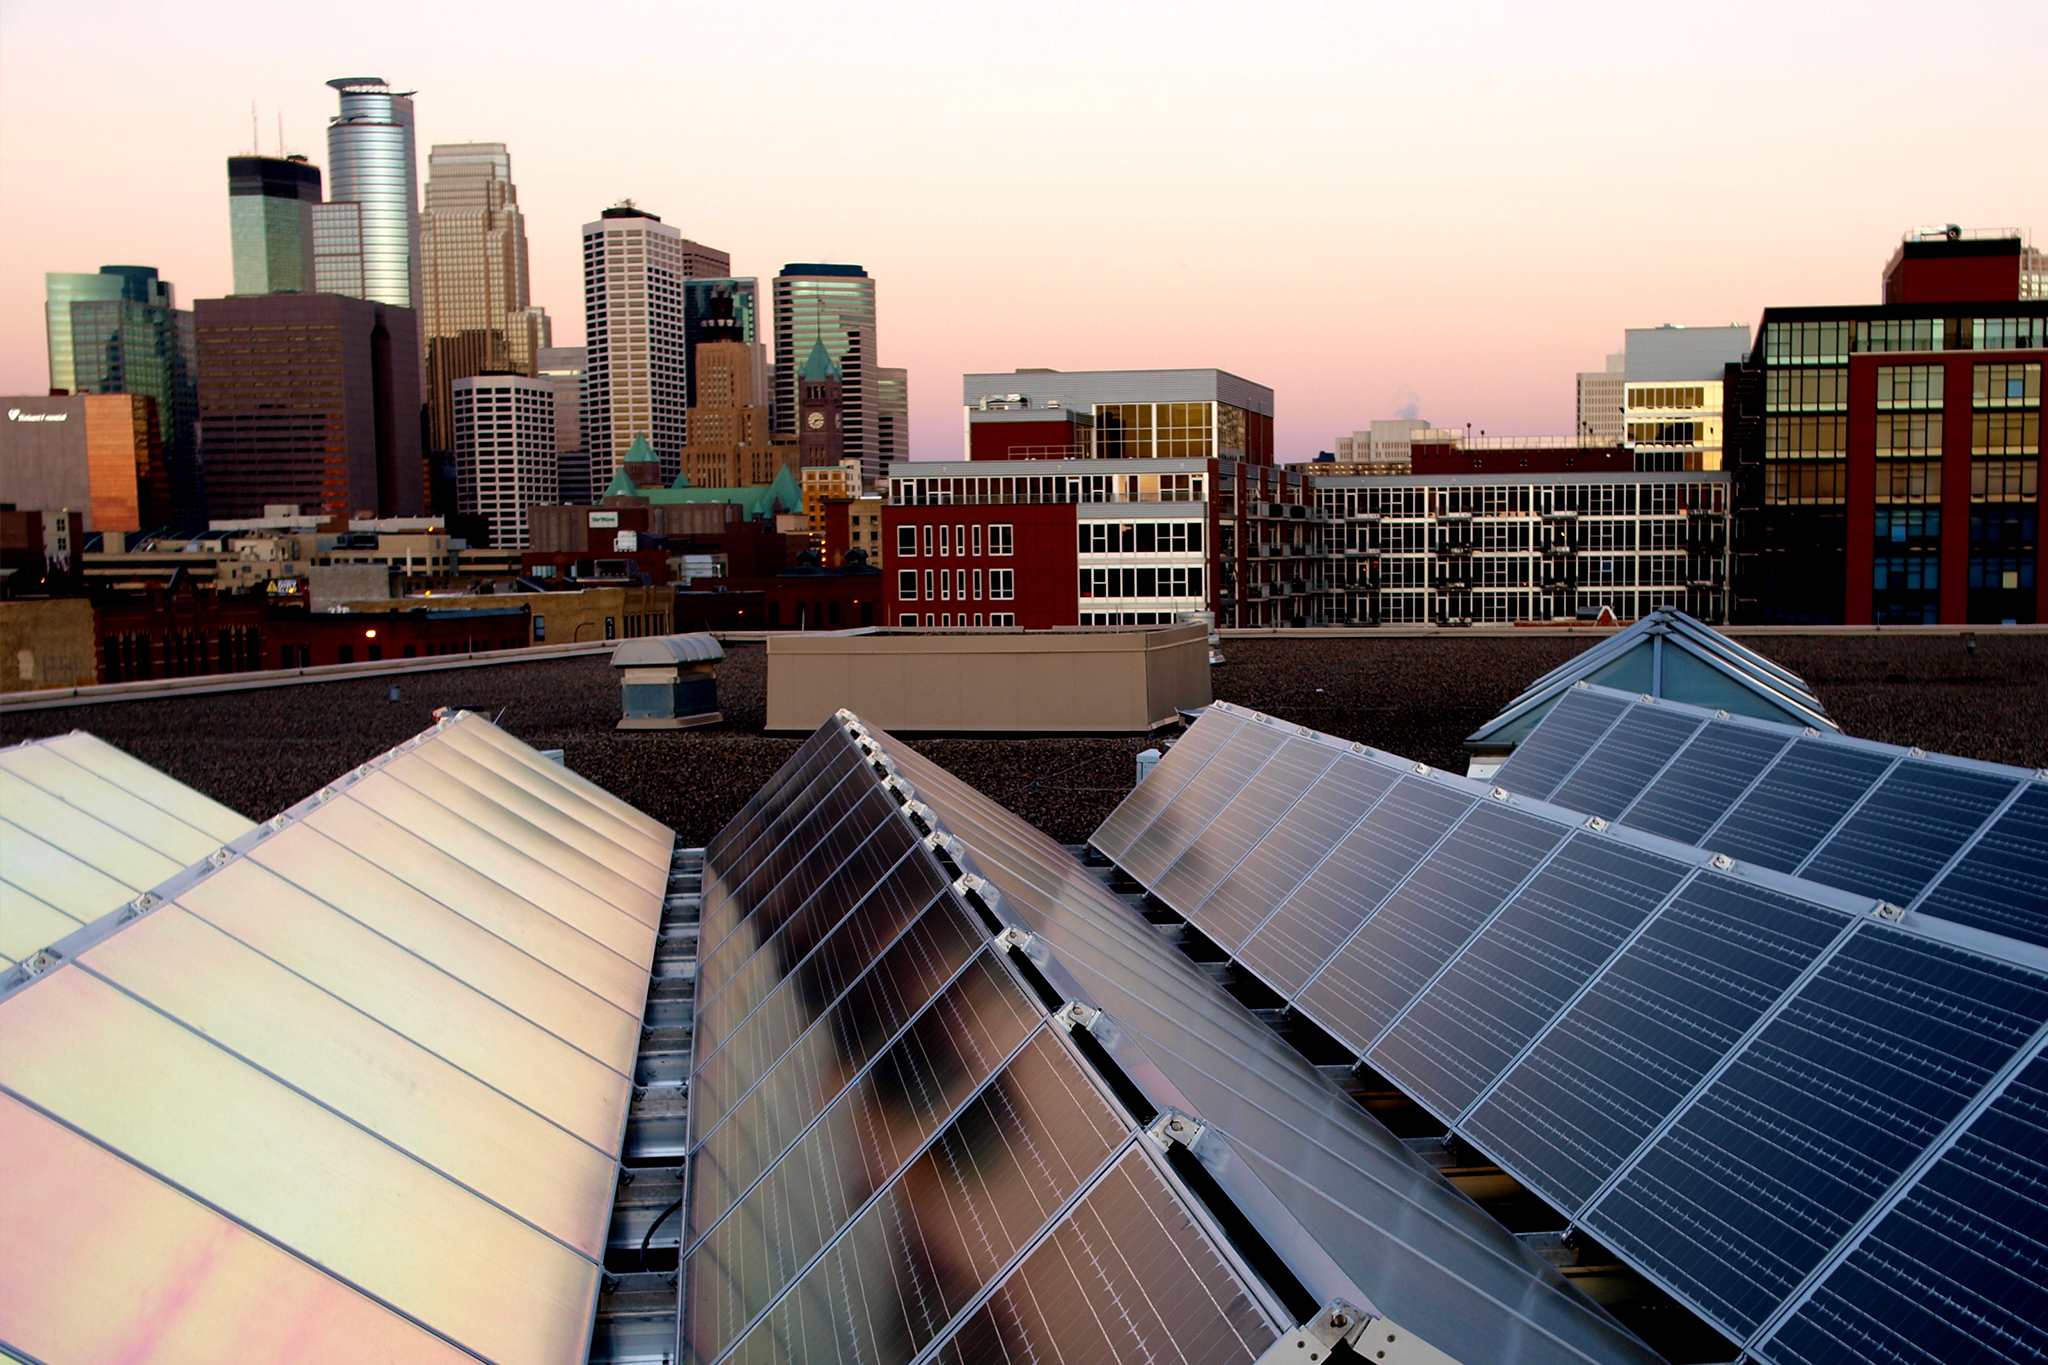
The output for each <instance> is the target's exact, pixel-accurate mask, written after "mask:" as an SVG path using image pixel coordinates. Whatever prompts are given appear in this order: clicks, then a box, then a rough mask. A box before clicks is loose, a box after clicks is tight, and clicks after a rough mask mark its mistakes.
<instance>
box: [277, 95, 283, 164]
mask: <svg viewBox="0 0 2048 1365" xmlns="http://www.w3.org/2000/svg"><path fill="white" fill-rule="evenodd" d="M277 158H278V160H280V161H282V160H284V106H283V105H281V104H280V105H278V106H277Z"/></svg>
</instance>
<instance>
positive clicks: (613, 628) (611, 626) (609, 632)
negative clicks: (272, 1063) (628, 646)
mask: <svg viewBox="0 0 2048 1365" xmlns="http://www.w3.org/2000/svg"><path fill="white" fill-rule="evenodd" d="M604 638H605V639H607V640H616V639H618V638H619V625H618V621H617V620H616V619H615V618H613V617H610V616H607V617H605V618H604Z"/></svg>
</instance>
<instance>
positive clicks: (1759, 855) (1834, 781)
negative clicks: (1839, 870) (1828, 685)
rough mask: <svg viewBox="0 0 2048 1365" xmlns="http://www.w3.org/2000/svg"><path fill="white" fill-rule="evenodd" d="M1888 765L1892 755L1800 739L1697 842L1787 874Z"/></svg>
mask: <svg viewBox="0 0 2048 1365" xmlns="http://www.w3.org/2000/svg"><path fill="white" fill-rule="evenodd" d="M1891 765H1892V756H1891V755H1890V754H1885V753H1878V752H1873V751H1871V750H1867V749H1852V748H1849V747H1848V746H1846V745H1841V744H1832V743H1829V742H1827V741H1825V740H1818V739H1802V740H1800V741H1798V742H1797V743H1795V744H1794V745H1793V746H1792V747H1791V748H1790V749H1788V750H1786V751H1785V754H1784V756H1783V757H1782V758H1780V759H1779V760H1778V761H1777V762H1776V763H1775V764H1773V765H1772V766H1771V769H1770V771H1768V772H1766V773H1765V774H1764V775H1763V777H1762V778H1761V779H1760V780H1759V781H1758V782H1757V784H1756V786H1755V787H1753V788H1752V789H1751V790H1750V793H1749V795H1748V796H1746V797H1744V798H1743V800H1742V803H1741V804H1740V805H1738V806H1737V807H1736V808H1735V809H1734V810H1732V811H1730V812H1729V813H1728V817H1727V818H1726V819H1725V820H1723V821H1722V822H1721V823H1720V825H1719V826H1718V827H1717V828H1715V829H1714V830H1712V831H1711V832H1710V833H1708V834H1707V835H1706V836H1705V838H1704V839H1703V840H1701V842H1703V843H1704V844H1705V845H1706V846H1707V847H1709V848H1711V849H1713V850H1714V851H1715V852H1716V853H1725V854H1727V855H1728V856H1729V857H1731V858H1740V859H1741V860H1742V861H1744V862H1746V863H1755V864H1757V865H1758V866H1759V867H1768V868H1770V869H1771V870H1772V871H1774V872H1791V871H1793V870H1794V869H1796V868H1797V867H1798V866H1799V864H1800V863H1802V862H1804V861H1806V857H1807V855H1808V854H1810V853H1812V852H1813V850H1814V849H1815V848H1817V847H1818V846H1819V845H1820V842H1821V840H1823V839H1825V838H1827V837H1828V831H1830V830H1832V829H1833V828H1834V827H1835V825H1836V824H1837V823H1838V822H1839V821H1840V820H1841V818H1842V817H1843V816H1844V815H1846V814H1847V813H1848V811H1849V808H1850V807H1851V806H1853V805H1855V804H1856V802H1857V801H1858V800H1859V799H1860V798H1861V797H1862V795H1863V793H1864V792H1866V791H1868V790H1869V789H1870V785H1871V784H1872V783H1873V782H1875V781H1877V779H1878V778H1879V777H1881V776H1883V775H1884V772H1885V770H1886V769H1887V768H1889V767H1891Z"/></svg>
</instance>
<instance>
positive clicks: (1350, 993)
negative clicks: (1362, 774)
mask: <svg viewBox="0 0 2048 1365" xmlns="http://www.w3.org/2000/svg"><path fill="white" fill-rule="evenodd" d="M1564 837H1565V830H1564V829H1563V828H1561V827H1559V826H1558V825H1556V824H1554V823H1552V822H1550V821H1547V820H1537V819H1533V818H1531V817H1529V816H1526V815H1520V814H1516V813H1515V812H1512V811H1508V810H1504V809H1501V808H1499V807H1496V806H1489V805H1481V806H1479V807H1478V808H1476V809H1474V810H1473V812H1472V813H1471V815H1470V816H1468V817H1467V818H1466V819H1465V821H1464V823H1462V824H1460V825H1459V826H1458V828H1457V829H1456V830H1455V831H1453V832H1452V834H1451V835H1450V837H1449V838H1447V839H1445V840H1444V842H1443V846H1442V848H1440V849H1439V850H1438V851H1437V853H1436V854H1435V855H1434V856H1432V857H1431V858H1430V859H1429V860H1428V861H1427V862H1425V863H1424V864H1423V865H1422V866H1421V867H1419V868H1417V869H1416V871H1415V873H1414V875H1413V876H1411V877H1409V879H1408V880H1407V881H1406V882H1405V883H1404V884H1403V885H1402V886H1401V889H1400V890H1398V891H1396V892H1395V893H1394V894H1393V895H1392V896H1390V897H1389V898H1388V899H1387V900H1386V902H1385V903H1384V904H1383V905H1381V906H1380V908H1379V910H1378V911H1377V912H1376V913H1375V914H1374V915H1373V916H1372V918H1371V919H1368V920H1367V921H1366V922H1365V924H1364V926H1363V927H1362V928H1361V929H1360V930H1359V931H1358V933H1357V934H1356V935H1354V936H1353V937H1352V939H1351V941H1350V942H1349V943H1347V944H1345V945H1344V947H1343V949H1342V950H1341V951H1340V952H1338V954H1337V955H1336V957H1334V958H1332V959H1331V961H1330V965H1329V966H1327V967H1325V968H1324V969H1323V970H1322V971H1321V972H1320V973H1319V974H1318V975H1317V976H1316V978H1315V979H1314V980H1313V981H1311V982H1309V984H1308V986H1307V988H1306V989H1304V990H1303V991H1302V993H1301V997H1300V1001H1299V1003H1300V1006H1301V1009H1302V1011H1303V1012H1304V1013H1306V1014H1308V1015H1309V1016H1310V1017H1311V1018H1313V1019H1315V1020H1316V1022H1317V1023H1319V1024H1321V1025H1322V1026H1323V1027H1324V1028H1325V1029H1328V1030H1329V1031H1330V1033H1331V1034H1332V1035H1334V1036H1335V1037H1337V1038H1339V1039H1341V1040H1343V1041H1344V1042H1345V1043H1347V1044H1349V1045H1350V1046H1352V1047H1354V1048H1357V1049H1361V1050H1362V1049H1364V1048H1366V1047H1368V1046H1370V1045H1371V1043H1372V1040H1373V1039H1374V1038H1376V1037H1378V1036H1379V1033H1380V1030H1382V1029H1384V1028H1385V1027H1386V1026H1387V1025H1388V1024H1389V1023H1391V1022H1393V1019H1394V1016H1395V1015H1396V1014H1398V1013H1400V1011H1401V1010H1402V1009H1403V1008H1404V1007H1405V1006H1406V1005H1407V1004H1408V1002H1409V1001H1410V1000H1413V999H1414V998H1415V996H1416V993H1417V992H1419V991H1420V990H1421V989H1422V988H1423V986H1424V985H1426V984H1427V983H1428V981H1429V979H1430V977H1431V976H1432V975H1433V974H1434V973H1435V972H1436V971H1437V969H1438V968H1440V967H1442V966H1443V965H1444V964H1445V963H1446V962H1448V961H1450V959H1451V956H1452V954H1454V953H1456V952H1457V951H1458V949H1459V948H1460V947H1462V946H1463V945H1464V943H1465V941H1466V940H1467V939H1469V938H1471V936H1472V934H1473V932H1474V931H1475V930H1477V929H1478V928H1479V926H1480V924H1481V923H1482V922H1483V921H1484V920H1485V919H1486V917H1487V916H1488V915H1489V914H1491V913H1492V912H1493V911H1494V910H1496V909H1497V908H1499V906H1500V904H1501V902H1503V901H1504V900H1506V899H1507V897H1508V893H1509V892H1511V891H1513V890H1514V889H1515V886H1516V884H1517V883H1519V882H1520V881H1521V880H1522V879H1523V878H1524V877H1526V876H1528V875H1529V873H1531V872H1533V871H1534V870H1535V869H1536V866H1537V864H1538V863H1540V862H1542V861H1543V859H1544V858H1545V857H1547V856H1549V854H1550V851H1551V850H1552V849H1554V848H1556V847H1557V846H1558V844H1560V843H1562V842H1563V840H1564Z"/></svg>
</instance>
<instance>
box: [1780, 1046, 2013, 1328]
mask: <svg viewBox="0 0 2048 1365" xmlns="http://www.w3.org/2000/svg"><path fill="white" fill-rule="evenodd" d="M2044 1151H2048V1057H2041V1056H2036V1057H2035V1058H2034V1060H2033V1061H2031V1062H2029V1063H2028V1064H2027V1066H2026V1067H2025V1069H2023V1070H2022V1071H2021V1072H2020V1073H2019V1074H2018V1075H2017V1076H2015V1077H2014V1078H2013V1079H2012V1081H2011V1082H2010V1083H2008V1085H2007V1087H2006V1090H2005V1093H2004V1094H2003V1095H2001V1096H1999V1098H1998V1099H1996V1100H1994V1101H1993V1102H1992V1103H1991V1105H1990V1106H1989V1107H1988V1108H1987V1109H1985V1110H1984V1112H1983V1113H1981V1114H1979V1115H1978V1116H1977V1118H1976V1120H1975V1121H1974V1122H1972V1123H1971V1125H1970V1126H1969V1128H1968V1129H1967V1130H1966V1131H1964V1132H1963V1133H1962V1135H1961V1136H1960V1137H1959V1138H1958V1139H1957V1141H1956V1143H1955V1145H1954V1146H1953V1147H1951V1148H1950V1149H1949V1150H1948V1151H1947V1153H1945V1154H1944V1155H1943V1156H1942V1157H1940V1158H1939V1159H1938V1160H1937V1161H1936V1162H1935V1163H1934V1164H1933V1165H1932V1166H1931V1167H1929V1168H1928V1170H1927V1171H1926V1172H1925V1173H1923V1174H1922V1175H1921V1177H1920V1179H1919V1180H1918V1181H1917V1182H1916V1183H1915V1184H1914V1186H1913V1188H1912V1190H1911V1191H1909V1192H1908V1193H1907V1194H1906V1196H1905V1198H1903V1199H1902V1200H1900V1201H1899V1203H1897V1204H1896V1205H1894V1206H1893V1207H1892V1209H1891V1211H1890V1212H1888V1213H1887V1214H1885V1216H1884V1217H1883V1218H1882V1219H1880V1220H1879V1221H1878V1222H1877V1224H1876V1225H1875V1226H1874V1227H1872V1228H1871V1230H1870V1231H1869V1232H1868V1233H1867V1234H1866V1235H1865V1236H1864V1238H1863V1239H1862V1241H1861V1242H1859V1243H1858V1244H1857V1246H1856V1248H1855V1250H1853V1251H1851V1252H1850V1253H1849V1255H1848V1257H1847V1258H1846V1259H1845V1260H1844V1261H1843V1262H1842V1263H1841V1264H1840V1265H1839V1266H1837V1267H1836V1268H1835V1269H1834V1270H1833V1271H1832V1272H1831V1273H1830V1274H1829V1275H1828V1277H1827V1279H1826V1280H1824V1281H1822V1282H1821V1284H1820V1286H1819V1287H1818V1288H1817V1289H1816V1290H1815V1291H1814V1293H1813V1296H1812V1297H1811V1298H1809V1299H1808V1300H1807V1301H1806V1303H1804V1304H1803V1305H1801V1306H1800V1308H1799V1309H1798V1311H1797V1312H1795V1313H1794V1314H1793V1315H1792V1316H1791V1318H1790V1319H1788V1320H1787V1321H1786V1323H1785V1325H1784V1326H1782V1327H1780V1328H1779V1329H1778V1331H1777V1333H1776V1334H1775V1335H1774V1336H1773V1337H1772V1338H1771V1339H1770V1340H1769V1341H1768V1342H1767V1343H1766V1344H1765V1345H1764V1346H1763V1347H1762V1348H1761V1349H1760V1350H1759V1351H1758V1354H1759V1355H1760V1356H1761V1357H1762V1358H1763V1359H1765V1360H1768V1361H1772V1362H1774V1363H1775V1365H1864V1363H1865V1362H1868V1361H1893V1362H1898V1365H1992V1362H1999V1361H2015V1360H2048V1170H2044V1166H2043V1162H2042V1158H2041V1154H2042V1153H2043V1152H2044Z"/></svg>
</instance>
